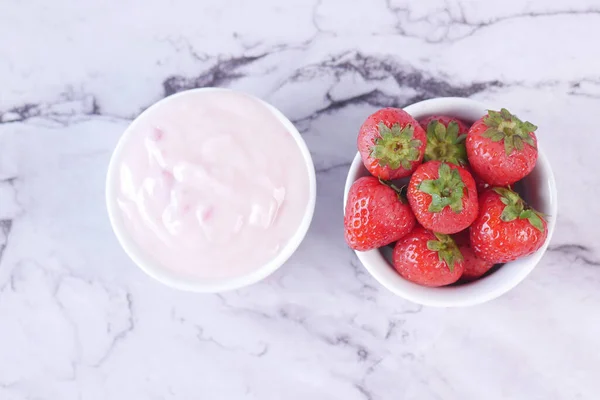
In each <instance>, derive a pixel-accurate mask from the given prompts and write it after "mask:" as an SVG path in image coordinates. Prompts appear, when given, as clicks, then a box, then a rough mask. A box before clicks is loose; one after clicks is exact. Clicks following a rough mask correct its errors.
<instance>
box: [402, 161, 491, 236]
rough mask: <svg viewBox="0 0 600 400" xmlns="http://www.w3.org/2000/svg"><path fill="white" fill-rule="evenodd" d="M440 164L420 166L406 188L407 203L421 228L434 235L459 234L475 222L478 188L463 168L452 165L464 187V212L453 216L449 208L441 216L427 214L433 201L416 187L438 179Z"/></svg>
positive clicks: (433, 163)
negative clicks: (430, 231)
mask: <svg viewBox="0 0 600 400" xmlns="http://www.w3.org/2000/svg"><path fill="white" fill-rule="evenodd" d="M440 164H441V163H440V162H439V161H429V162H426V163H425V164H421V165H420V166H419V167H418V168H417V170H416V171H415V172H414V173H413V175H412V176H411V178H410V183H409V184H408V193H407V197H408V202H409V203H410V206H411V208H412V210H413V212H414V213H415V217H416V218H417V221H418V222H419V223H420V224H421V225H423V227H425V228H427V229H430V230H432V231H434V232H439V233H445V234H451V233H456V232H459V231H462V230H463V229H466V228H468V227H469V225H471V223H472V222H473V221H474V220H475V218H477V213H478V210H479V204H478V201H477V188H476V185H475V181H474V180H473V177H472V176H471V174H470V173H469V172H468V171H467V170H466V169H464V168H462V167H459V166H457V165H454V164H448V165H450V168H452V169H455V170H458V172H459V174H460V177H461V179H462V181H463V183H464V184H465V189H464V191H463V199H462V204H463V210H462V211H461V212H460V213H458V214H457V213H455V212H454V211H452V210H451V209H450V207H445V208H444V209H443V210H442V211H441V212H437V213H433V212H430V211H428V209H429V205H430V204H431V201H432V197H431V195H429V194H427V193H423V192H422V191H420V190H419V185H420V184H421V182H423V181H424V180H430V179H437V178H439V173H438V171H439V167H440Z"/></svg>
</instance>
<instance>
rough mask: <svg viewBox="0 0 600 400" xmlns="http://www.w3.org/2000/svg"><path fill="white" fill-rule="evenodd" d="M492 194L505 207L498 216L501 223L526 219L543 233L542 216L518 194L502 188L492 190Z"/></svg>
mask: <svg viewBox="0 0 600 400" xmlns="http://www.w3.org/2000/svg"><path fill="white" fill-rule="evenodd" d="M494 192H496V193H498V194H499V195H500V201H501V202H502V203H503V204H504V205H505V207H504V210H502V214H501V215H500V219H501V220H502V221H504V222H510V221H514V220H515V219H517V218H518V219H526V220H528V221H529V223H530V224H531V225H532V226H533V227H534V228H536V229H537V230H539V231H540V232H544V223H543V220H544V217H543V215H542V214H541V213H539V212H537V211H536V210H534V209H533V208H531V207H529V206H528V205H527V204H525V202H524V201H523V199H522V198H521V196H519V194H518V193H516V192H513V191H512V190H510V189H507V188H503V187H497V188H494Z"/></svg>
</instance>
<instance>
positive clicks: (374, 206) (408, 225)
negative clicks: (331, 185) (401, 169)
mask: <svg viewBox="0 0 600 400" xmlns="http://www.w3.org/2000/svg"><path fill="white" fill-rule="evenodd" d="M415 223H416V220H415V216H414V214H413V212H412V210H411V209H410V206H409V205H408V203H406V202H404V203H403V202H402V201H401V200H400V198H399V197H398V193H397V192H396V191H395V190H394V189H392V188H390V187H389V186H387V185H384V184H383V183H381V182H380V181H379V180H378V179H377V178H375V177H372V176H368V177H363V178H360V179H358V180H357V181H356V182H354V184H353V185H352V187H351V188H350V191H349V192H348V201H347V203H346V210H345V215H344V228H345V239H346V243H348V246H350V247H351V248H352V249H354V250H359V251H367V250H372V249H376V248H379V247H383V246H386V245H388V244H390V243H392V242H395V241H397V240H398V239H400V238H402V237H403V236H404V235H406V234H407V233H409V232H410V231H411V230H412V229H413V227H414V226H415Z"/></svg>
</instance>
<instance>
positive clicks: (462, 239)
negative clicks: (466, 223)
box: [452, 228, 471, 247]
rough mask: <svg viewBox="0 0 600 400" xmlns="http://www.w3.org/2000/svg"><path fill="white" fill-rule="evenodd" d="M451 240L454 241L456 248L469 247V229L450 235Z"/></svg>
mask: <svg viewBox="0 0 600 400" xmlns="http://www.w3.org/2000/svg"><path fill="white" fill-rule="evenodd" d="M452 239H454V242H455V243H456V245H457V246H458V247H463V246H467V247H469V243H470V242H471V238H470V237H469V228H467V229H465V230H462V231H460V232H458V233H455V234H454V235H452Z"/></svg>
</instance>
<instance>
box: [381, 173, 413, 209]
mask: <svg viewBox="0 0 600 400" xmlns="http://www.w3.org/2000/svg"><path fill="white" fill-rule="evenodd" d="M379 183H381V184H382V185H385V186H387V187H389V188H390V189H392V190H393V191H394V192H396V196H397V197H398V200H400V203H402V204H407V203H408V201H407V200H406V186H402V187H400V188H399V187H398V186H396V185H394V184H393V183H392V182H391V181H386V180H383V179H381V178H379Z"/></svg>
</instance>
